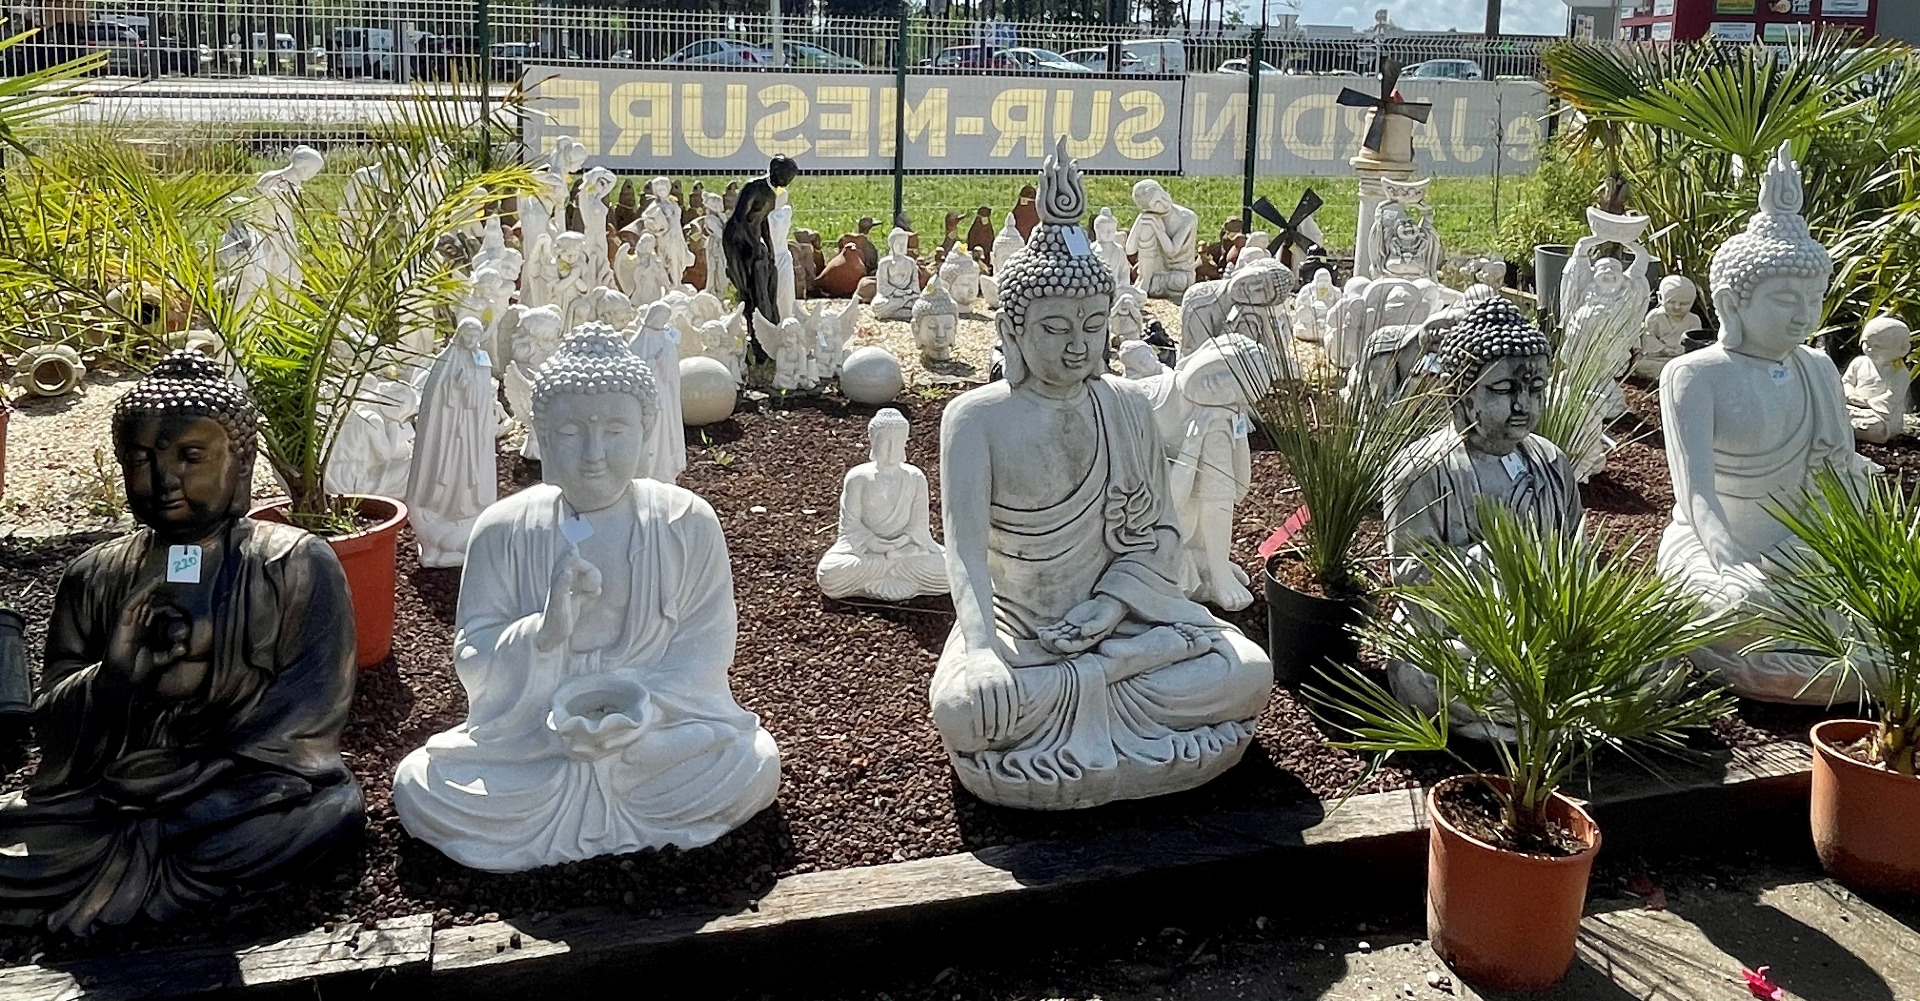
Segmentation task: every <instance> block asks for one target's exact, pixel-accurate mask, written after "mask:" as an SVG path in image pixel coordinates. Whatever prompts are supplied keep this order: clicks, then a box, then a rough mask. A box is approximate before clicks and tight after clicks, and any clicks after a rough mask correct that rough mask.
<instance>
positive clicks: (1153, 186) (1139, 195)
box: [1056, 154, 1173, 213]
mask: <svg viewBox="0 0 1920 1001" xmlns="http://www.w3.org/2000/svg"><path fill="white" fill-rule="evenodd" d="M1056 155H1059V154H1056ZM1075 181H1076V183H1077V182H1078V177H1077V176H1076V178H1075ZM1133 204H1134V207H1135V208H1138V209H1139V210H1140V211H1142V212H1159V213H1164V212H1171V211H1173V196H1172V195H1169V194H1167V189H1166V188H1164V187H1162V186H1161V184H1160V182H1159V181H1156V180H1154V179H1153V178H1151V177H1148V178H1145V179H1142V180H1140V181H1138V182H1136V183H1135V184H1134V186H1133Z"/></svg>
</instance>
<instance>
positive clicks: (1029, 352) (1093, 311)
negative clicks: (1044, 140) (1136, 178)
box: [999, 136, 1152, 389]
mask: <svg viewBox="0 0 1920 1001" xmlns="http://www.w3.org/2000/svg"><path fill="white" fill-rule="evenodd" d="M1141 183H1142V184H1149V183H1152V182H1151V181H1142V182H1141ZM1134 190H1135V196H1136V197H1138V195H1139V190H1140V189H1139V187H1138V186H1136V187H1135V189H1134ZM1036 207H1037V208H1038V209H1039V213H1040V222H1039V225H1037V226H1035V227H1034V230H1033V235H1032V237H1031V238H1030V239H1029V240H1028V241H1027V245H1026V246H1025V247H1024V248H1022V249H1020V250H1018V251H1015V252H1014V254H1013V256H1012V257H1010V258H1008V260H1007V263H1006V265H1005V266H1004V267H1003V268H1001V269H1000V275H999V291H1000V316H999V328H1000V344H1001V347H1002V349H1003V351H1004V352H1005V355H1006V376H1007V382H1008V383H1009V384H1011V385H1012V386H1014V387H1016V388H1017V387H1020V386H1021V385H1023V384H1025V383H1027V382H1028V381H1029V380H1033V381H1037V382H1038V383H1040V384H1041V385H1042V386H1046V387H1051V388H1055V389H1065V388H1068V387H1071V386H1073V385H1074V384H1076V383H1082V382H1085V381H1087V380H1089V379H1095V378H1098V377H1099V376H1101V375H1103V374H1105V373H1106V371H1107V348H1108V344H1107V312H1108V310H1109V309H1111V308H1112V306H1113V287H1114V278H1113V274H1112V273H1111V272H1109V271H1108V270H1107V266H1106V265H1105V264H1103V263H1101V261H1100V258H1099V257H1098V256H1097V255H1095V254H1094V253H1093V252H1092V250H1091V249H1090V248H1089V247H1088V245H1087V238H1086V233H1085V232H1084V231H1082V230H1081V229H1080V220H1081V219H1082V218H1083V217H1084V216H1085V215H1086V210H1087V196H1086V191H1085V189H1084V188H1082V187H1081V184H1080V169H1079V167H1078V166H1077V165H1075V164H1074V162H1073V160H1072V158H1071V157H1069V156H1068V155H1067V141H1066V138H1065V137H1064V136H1063V137H1061V139H1060V142H1059V144H1058V145H1057V146H1055V147H1054V152H1053V155H1052V156H1049V157H1047V159H1046V162H1045V163H1044V164H1043V165H1042V166H1041V168H1040V191H1039V195H1038V198H1037V206H1036Z"/></svg>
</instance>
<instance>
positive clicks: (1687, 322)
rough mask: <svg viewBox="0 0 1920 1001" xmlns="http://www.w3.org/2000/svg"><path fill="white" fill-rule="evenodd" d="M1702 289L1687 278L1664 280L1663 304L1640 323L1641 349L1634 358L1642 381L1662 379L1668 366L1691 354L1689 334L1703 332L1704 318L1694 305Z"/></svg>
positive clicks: (1669, 276)
mask: <svg viewBox="0 0 1920 1001" xmlns="http://www.w3.org/2000/svg"><path fill="white" fill-rule="evenodd" d="M1699 295H1700V290H1699V289H1697V288H1695V287H1694V285H1693V279H1691V278H1688V277H1687V276H1686V275H1668V276H1666V277H1665V278H1662V279H1660V304H1659V305H1658V306H1655V307H1654V308H1653V309H1652V310H1651V311H1649V312H1648V313H1647V316H1646V319H1644V320H1642V321H1641V323H1640V350H1639V353H1638V354H1637V355H1635V357H1634V359H1633V374H1634V375H1637V376H1639V377H1640V378H1642V379H1658V378H1660V370H1661V369H1664V368H1666V367H1667V363H1668V362H1670V361H1672V360H1674V359H1675V358H1678V357H1680V356H1681V355H1683V354H1686V353H1687V347H1686V340H1687V335H1688V334H1691V333H1693V332H1694V331H1696V330H1699V329H1700V317H1698V316H1696V315H1694V312H1693V302H1694V300H1695V299H1697V298H1698V297H1699Z"/></svg>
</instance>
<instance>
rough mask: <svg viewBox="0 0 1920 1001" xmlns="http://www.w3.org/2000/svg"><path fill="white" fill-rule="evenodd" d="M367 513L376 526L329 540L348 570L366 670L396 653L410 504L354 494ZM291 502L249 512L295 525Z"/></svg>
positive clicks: (357, 643) (364, 514) (357, 505)
mask: <svg viewBox="0 0 1920 1001" xmlns="http://www.w3.org/2000/svg"><path fill="white" fill-rule="evenodd" d="M341 499H342V500H347V501H351V502H353V503H354V505H355V509H356V511H357V512H358V513H359V514H360V516H361V517H364V518H370V519H372V520H373V522H374V524H373V525H372V526H370V527H368V528H364V529H361V530H360V531H358V532H354V533H353V534H351V535H341V536H335V537H332V538H329V539H327V545H329V546H331V547H333V554H334V555H335V556H337V557H339V558H340V566H341V569H343V570H345V571H346V572H347V594H348V595H349V596H351V597H352V599H353V626H354V631H355V632H354V649H355V651H356V656H355V661H356V663H358V664H359V666H360V669H361V670H363V671H364V670H366V669H367V668H369V667H372V666H374V665H375V664H378V663H380V662H381V661H383V660H386V659H387V654H389V653H391V652H393V605H394V596H393V584H394V574H395V570H396V561H397V560H398V559H399V542H400V529H401V528H402V527H404V526H405V525H406V523H407V506H406V504H404V503H402V502H400V501H398V500H395V499H393V498H391V497H372V496H366V495H362V494H349V495H347V496H346V497H343V498H341ZM288 503H289V502H287V501H284V500H282V501H271V502H269V503H267V504H263V505H261V506H260V507H257V508H254V509H253V510H252V511H249V512H247V516H248V517H250V518H257V519H259V520H261V521H277V522H281V523H282V524H288V523H291V519H290V518H289V517H288V516H287V508H288Z"/></svg>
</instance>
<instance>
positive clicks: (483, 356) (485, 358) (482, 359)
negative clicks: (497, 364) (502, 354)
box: [473, 348, 493, 368]
mask: <svg viewBox="0 0 1920 1001" xmlns="http://www.w3.org/2000/svg"><path fill="white" fill-rule="evenodd" d="M473 363H474V364H475V365H478V366H480V367H481V368H492V367H493V356H492V355H490V354H488V353H487V349H486V348H474V349H473Z"/></svg>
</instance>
